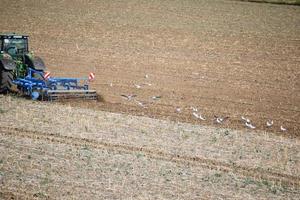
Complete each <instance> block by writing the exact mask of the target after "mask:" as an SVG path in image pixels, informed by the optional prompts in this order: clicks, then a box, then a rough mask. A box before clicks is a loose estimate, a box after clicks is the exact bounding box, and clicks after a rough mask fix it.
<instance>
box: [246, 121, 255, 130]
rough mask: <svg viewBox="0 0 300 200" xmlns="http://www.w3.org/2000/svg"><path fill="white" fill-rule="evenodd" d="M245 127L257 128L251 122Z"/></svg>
mask: <svg viewBox="0 0 300 200" xmlns="http://www.w3.org/2000/svg"><path fill="white" fill-rule="evenodd" d="M245 125H246V126H247V127H248V128H251V129H255V128H256V127H255V126H254V125H252V124H251V123H250V122H246V123H245Z"/></svg>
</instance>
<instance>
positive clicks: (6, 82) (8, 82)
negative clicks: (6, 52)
mask: <svg viewBox="0 0 300 200" xmlns="http://www.w3.org/2000/svg"><path fill="white" fill-rule="evenodd" d="M13 79H14V76H13V72H12V70H6V69H4V68H2V67H1V66H0V94H7V93H8V92H10V91H11V88H12V85H13Z"/></svg>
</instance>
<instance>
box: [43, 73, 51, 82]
mask: <svg viewBox="0 0 300 200" xmlns="http://www.w3.org/2000/svg"><path fill="white" fill-rule="evenodd" d="M48 78H50V72H45V73H44V79H46V80H47V79H48Z"/></svg>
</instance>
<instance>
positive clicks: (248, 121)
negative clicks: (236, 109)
mask: <svg viewBox="0 0 300 200" xmlns="http://www.w3.org/2000/svg"><path fill="white" fill-rule="evenodd" d="M242 120H244V121H245V122H247V123H250V119H248V118H246V117H244V116H242Z"/></svg>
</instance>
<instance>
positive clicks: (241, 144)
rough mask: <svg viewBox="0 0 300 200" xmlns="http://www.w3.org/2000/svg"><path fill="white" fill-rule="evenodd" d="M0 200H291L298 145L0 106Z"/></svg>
mask: <svg viewBox="0 0 300 200" xmlns="http://www.w3.org/2000/svg"><path fill="white" fill-rule="evenodd" d="M0 111H1V112H0V117H1V118H0V119H1V120H0V135H1V139H0V152H1V155H0V198H2V199H11V198H13V199H34V198H36V199H218V198H222V199H229V198H231V199H299V197H300V178H299V177H300V171H299V169H300V167H299V166H300V163H299V162H300V158H299V155H300V152H299V150H300V146H299V141H298V140H295V139H292V138H288V137H283V136H279V135H274V134H271V133H266V132H260V131H257V132H253V131H243V132H242V131H235V130H231V129H223V128H213V127H205V126H202V125H192V124H189V123H176V122H172V121H166V120H157V119H152V118H147V117H138V116H130V115H124V114H116V113H109V112H103V111H94V110H92V109H83V108H76V109H74V108H73V107H71V106H64V105H61V104H51V103H41V102H33V101H31V100H23V99H20V98H17V97H10V96H8V97H5V96H0Z"/></svg>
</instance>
